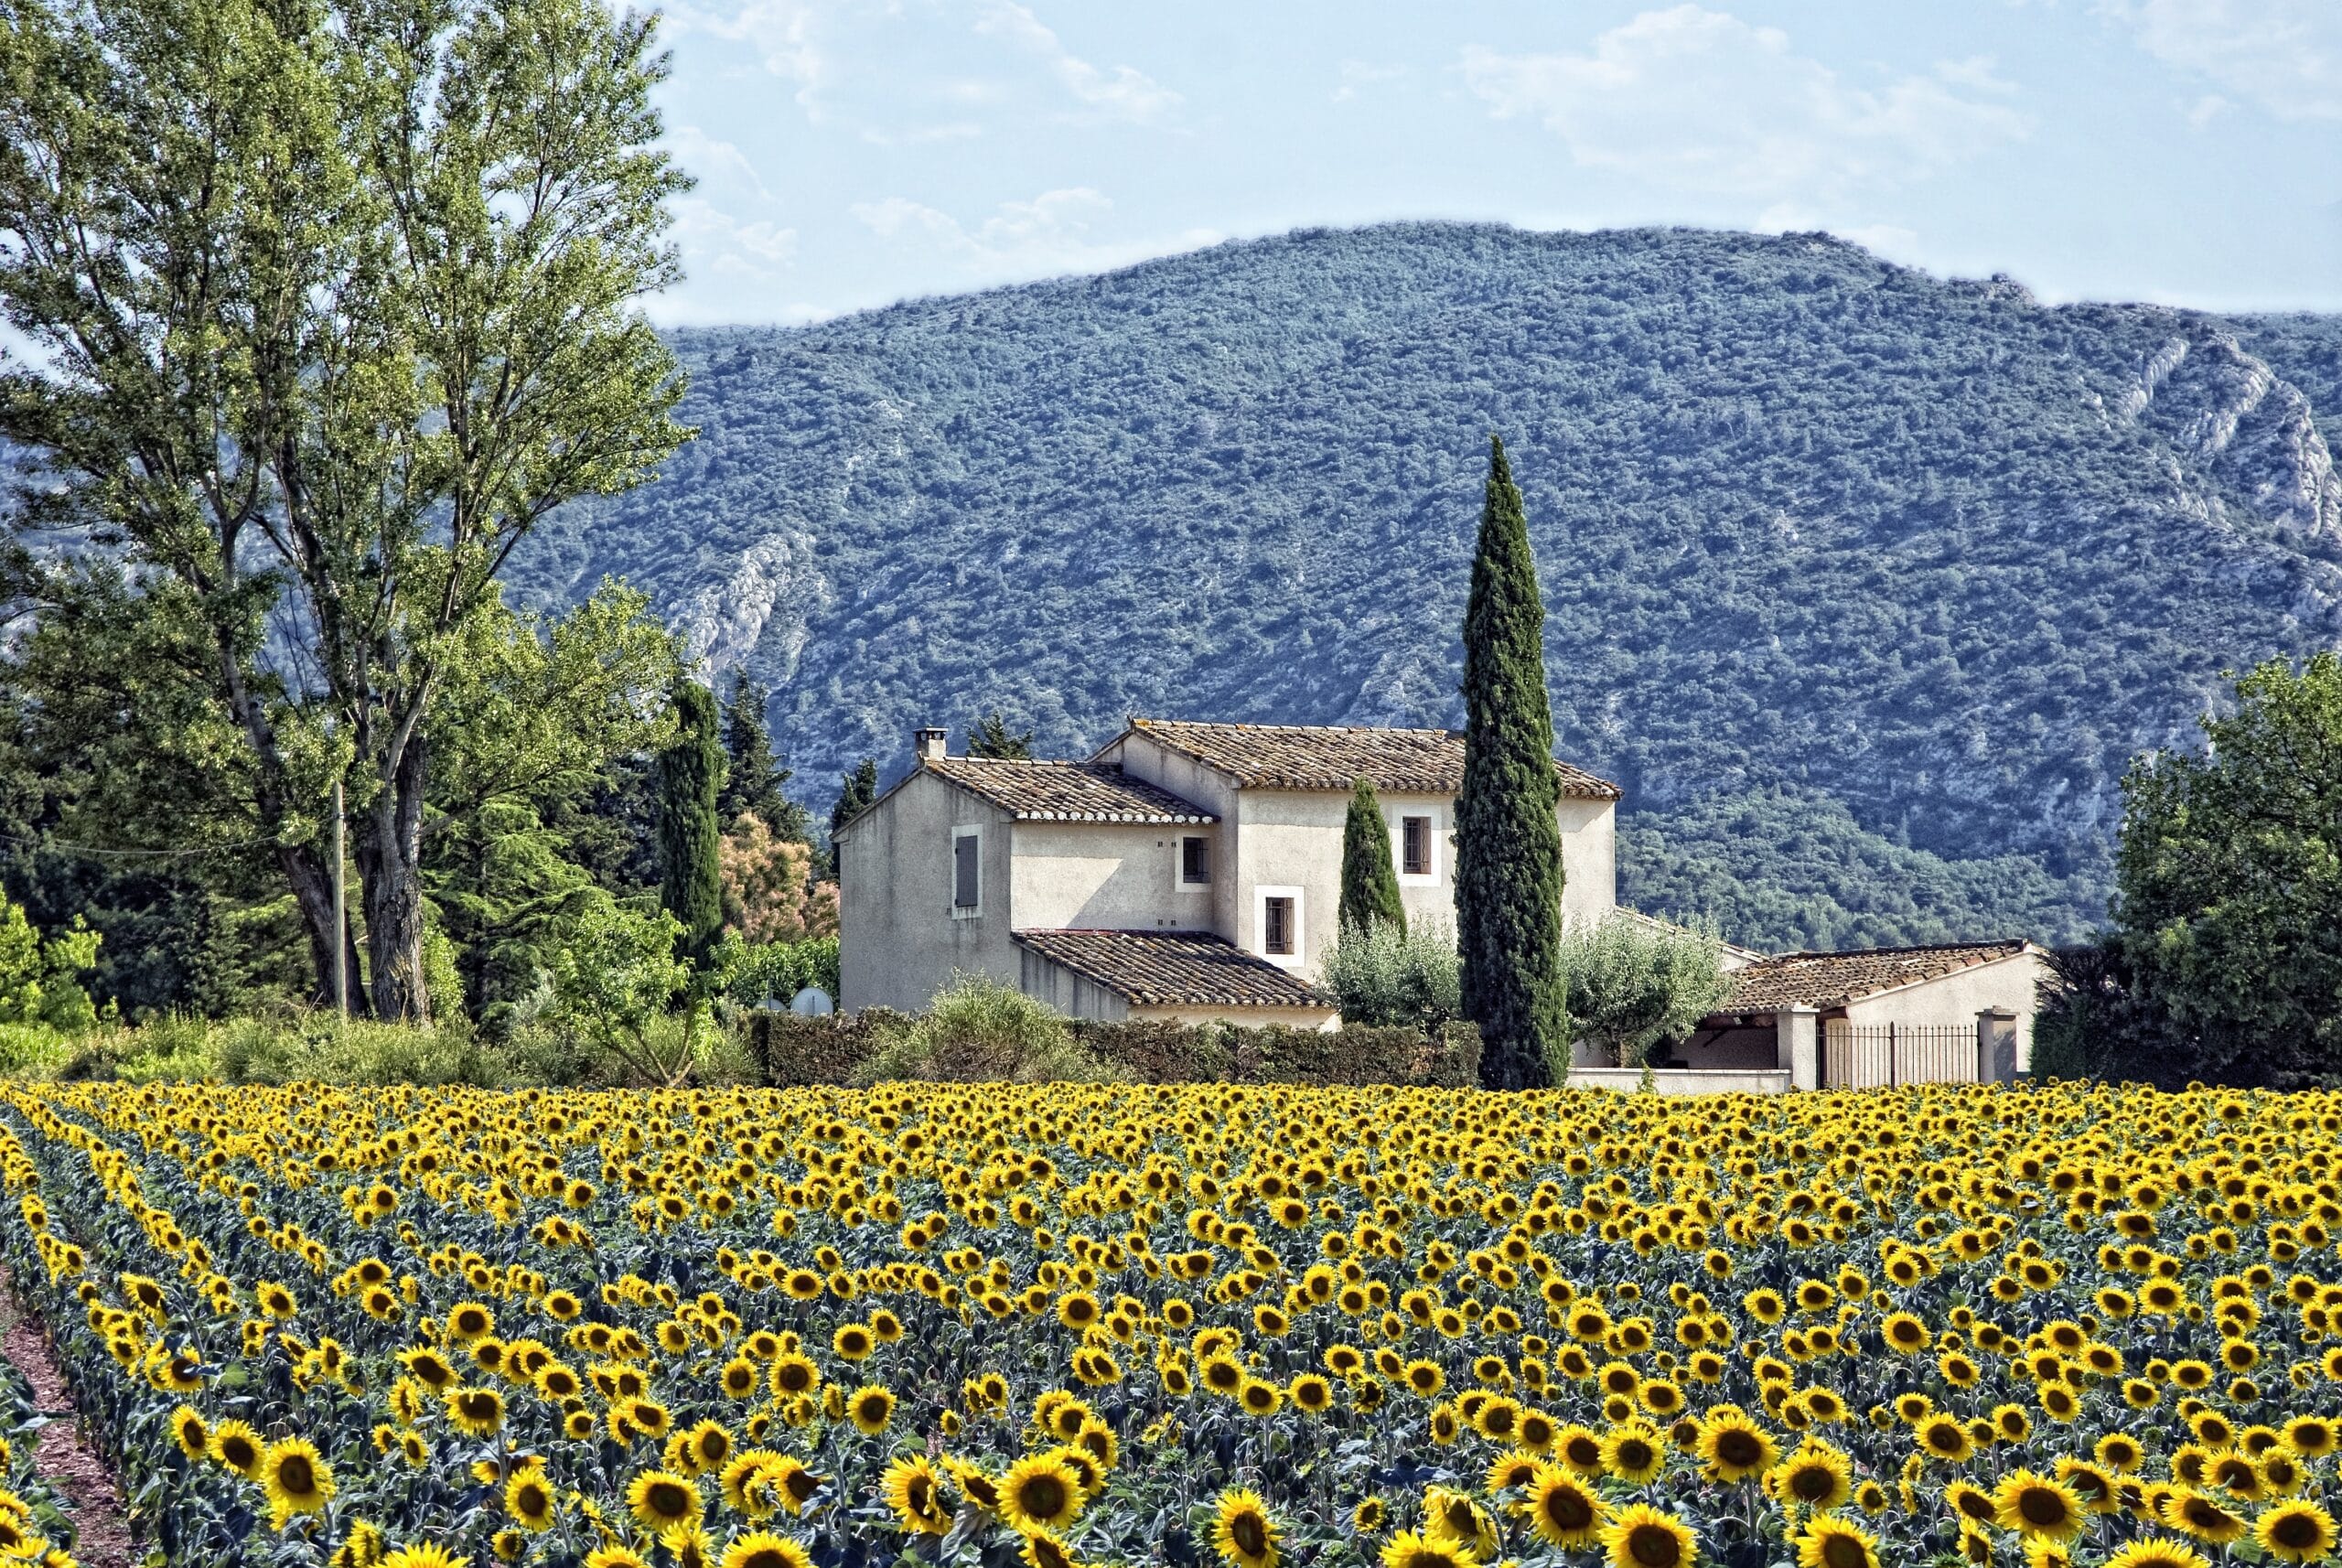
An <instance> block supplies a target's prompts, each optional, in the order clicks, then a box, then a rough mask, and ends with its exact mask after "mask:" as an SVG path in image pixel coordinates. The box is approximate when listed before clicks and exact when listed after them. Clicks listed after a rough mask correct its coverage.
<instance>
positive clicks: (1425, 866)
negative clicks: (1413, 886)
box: [1399, 817, 1431, 876]
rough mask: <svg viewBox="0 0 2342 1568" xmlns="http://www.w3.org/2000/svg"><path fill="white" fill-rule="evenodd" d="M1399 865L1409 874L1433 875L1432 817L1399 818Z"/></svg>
mask: <svg viewBox="0 0 2342 1568" xmlns="http://www.w3.org/2000/svg"><path fill="white" fill-rule="evenodd" d="M1399 865H1400V869H1401V870H1402V872H1404V873H1405V874H1406V875H1409V876H1429V875H1431V819H1430V818H1429V817H1402V818H1401V819H1399Z"/></svg>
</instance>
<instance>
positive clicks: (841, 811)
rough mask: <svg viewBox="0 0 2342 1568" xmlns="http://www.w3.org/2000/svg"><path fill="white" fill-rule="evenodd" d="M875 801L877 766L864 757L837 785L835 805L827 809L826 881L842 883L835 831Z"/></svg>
mask: <svg viewBox="0 0 2342 1568" xmlns="http://www.w3.org/2000/svg"><path fill="white" fill-rule="evenodd" d="M876 799H878V763H877V760H876V758H875V757H864V758H863V759H862V761H861V763H860V764H859V765H858V766H857V767H856V768H854V771H853V772H851V773H849V774H847V775H846V776H845V778H844V779H843V780H842V781H841V782H840V783H839V785H838V801H837V804H836V805H834V806H832V807H831V808H830V880H832V881H833V882H838V883H843V881H844V880H845V855H844V854H843V851H841V850H840V849H839V847H838V830H839V829H840V828H842V827H843V826H845V825H846V823H848V822H852V821H853V820H854V817H855V816H856V815H857V814H859V813H860V812H861V811H863V809H864V808H865V807H867V806H868V805H869V804H870V803H871V802H872V801H873V800H876Z"/></svg>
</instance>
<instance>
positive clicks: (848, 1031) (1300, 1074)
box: [748, 1007, 1480, 1089]
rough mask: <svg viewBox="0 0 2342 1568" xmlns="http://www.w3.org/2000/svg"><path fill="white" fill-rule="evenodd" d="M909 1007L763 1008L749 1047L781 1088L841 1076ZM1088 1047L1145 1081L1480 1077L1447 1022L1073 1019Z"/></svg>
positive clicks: (753, 1019) (1473, 1042) (1474, 1042)
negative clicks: (1433, 1027) (811, 1013)
mask: <svg viewBox="0 0 2342 1568" xmlns="http://www.w3.org/2000/svg"><path fill="white" fill-rule="evenodd" d="M910 1022H911V1019H910V1015H908V1014H903V1013H897V1012H892V1011H890V1010H888V1009H886V1008H883V1007H871V1008H865V1009H864V1010H863V1011H862V1012H860V1013H850V1014H849V1013H839V1014H833V1015H830V1016H828V1017H816V1018H808V1017H800V1016H799V1015H796V1014H794V1013H757V1014H754V1015H751V1016H750V1017H749V1019H748V1054H749V1056H750V1058H752V1059H753V1060H754V1061H755V1063H756V1066H757V1073H758V1075H759V1077H760V1078H761V1079H762V1080H763V1081H764V1082H765V1083H767V1084H768V1085H772V1086H775V1087H781V1086H788V1085H792V1084H816V1083H828V1084H844V1083H849V1082H851V1081H852V1080H853V1078H854V1069H855V1068H857V1067H859V1066H860V1065H861V1064H862V1063H863V1062H864V1061H865V1060H867V1059H868V1058H870V1057H871V1056H873V1055H874V1054H876V1051H877V1049H878V1047H879V1044H880V1042H881V1041H882V1040H883V1039H884V1038H886V1036H889V1035H891V1034H893V1033H895V1032H896V1031H898V1030H900V1029H903V1028H906V1027H908V1026H909V1024H910ZM1068 1027H1069V1030H1070V1031H1071V1033H1072V1035H1073V1037H1074V1040H1075V1041H1076V1042H1077V1043H1078V1044H1079V1045H1080V1046H1081V1047H1082V1048H1084V1049H1085V1050H1088V1051H1090V1052H1091V1053H1092V1054H1094V1055H1096V1056H1098V1057H1099V1058H1102V1059H1103V1060H1106V1061H1108V1062H1111V1063H1112V1064H1114V1065H1115V1066H1117V1067H1119V1068H1121V1069H1123V1070H1124V1071H1126V1072H1128V1073H1129V1074H1130V1075H1131V1077H1132V1078H1133V1079H1135V1080H1137V1081H1138V1082H1141V1083H1300V1084H1313V1085H1326V1084H1368V1083H1396V1084H1409V1085H1418V1086H1423V1087H1434V1088H1445V1089H1463V1088H1468V1087H1470V1086H1471V1085H1473V1084H1477V1082H1479V1080H1480V1031H1479V1030H1478V1029H1477V1027H1475V1026H1473V1025H1470V1024H1450V1025H1448V1026H1446V1027H1445V1029H1443V1030H1441V1031H1440V1034H1439V1036H1437V1037H1436V1038H1433V1037H1430V1036H1425V1035H1424V1033H1423V1031H1422V1030H1420V1029H1398V1028H1374V1027H1370V1026H1365V1025H1346V1026H1343V1027H1341V1028H1338V1029H1296V1028H1294V1027H1292V1026H1288V1025H1282V1024H1275V1025H1270V1026H1265V1027H1262V1028H1250V1027H1246V1026H1241V1025H1232V1024H1176V1023H1166V1022H1155V1021H1151V1020H1150V1021H1142V1022H1130V1023H1103V1022H1100V1021H1098V1020H1096V1019H1088V1018H1081V1019H1073V1020H1070V1021H1069V1024H1068Z"/></svg>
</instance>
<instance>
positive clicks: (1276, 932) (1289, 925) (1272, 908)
mask: <svg viewBox="0 0 2342 1568" xmlns="http://www.w3.org/2000/svg"><path fill="white" fill-rule="evenodd" d="M1268 917H1269V918H1268V927H1269V929H1268V940H1267V944H1266V945H1267V947H1268V950H1270V951H1271V952H1273V953H1278V954H1284V953H1290V952H1292V951H1293V900H1292V899H1290V898H1272V899H1270V900H1269V910H1268Z"/></svg>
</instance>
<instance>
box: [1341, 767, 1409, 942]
mask: <svg viewBox="0 0 2342 1568" xmlns="http://www.w3.org/2000/svg"><path fill="white" fill-rule="evenodd" d="M1341 919H1342V923H1341V929H1343V930H1348V929H1350V928H1352V927H1353V926H1354V927H1356V928H1357V929H1359V930H1361V931H1363V930H1370V929H1372V928H1374V927H1376V926H1379V925H1380V926H1396V927H1398V928H1399V929H1401V930H1402V931H1403V930H1405V929H1407V909H1406V906H1405V905H1403V904H1402V903H1401V902H1400V901H1399V873H1398V871H1397V869H1396V868H1395V867H1393V866H1392V865H1391V829H1390V828H1389V826H1388V825H1387V824H1385V823H1384V822H1383V821H1382V802H1381V801H1380V800H1378V799H1377V798H1376V797H1375V793H1374V784H1373V781H1372V780H1370V779H1359V780H1357V782H1356V783H1355V784H1354V785H1353V786H1352V787H1351V789H1350V811H1349V815H1348V817H1346V818H1344V819H1343V822H1342V906H1341Z"/></svg>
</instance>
